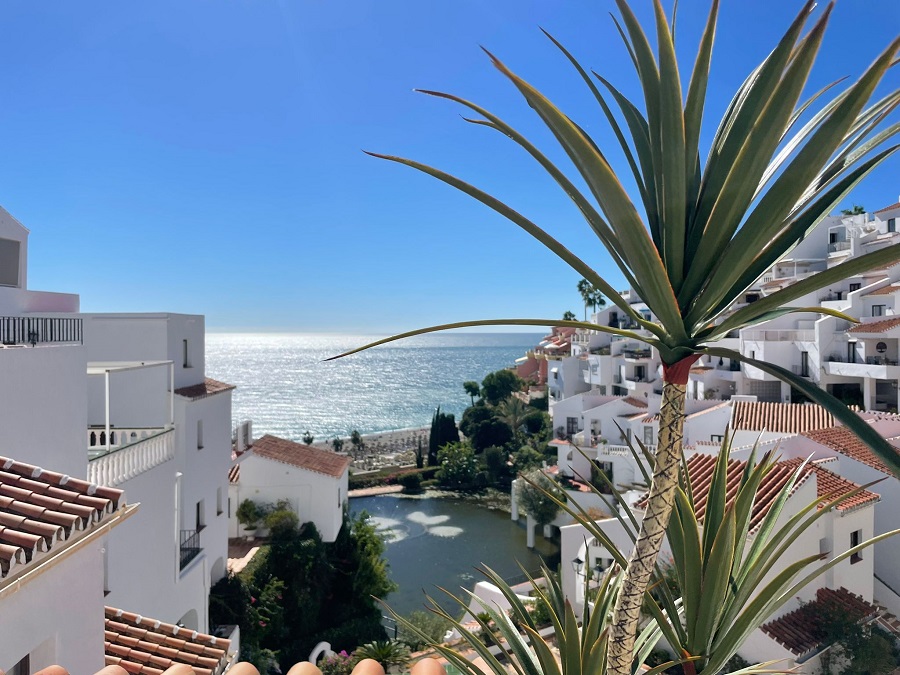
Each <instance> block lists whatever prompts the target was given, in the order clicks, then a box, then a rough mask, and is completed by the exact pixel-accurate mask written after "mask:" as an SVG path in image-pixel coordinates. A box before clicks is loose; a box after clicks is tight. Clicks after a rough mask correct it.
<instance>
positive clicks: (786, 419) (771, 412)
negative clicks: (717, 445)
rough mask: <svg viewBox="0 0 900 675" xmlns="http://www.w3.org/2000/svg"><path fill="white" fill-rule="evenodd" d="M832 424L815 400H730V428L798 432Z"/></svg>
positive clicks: (832, 418)
mask: <svg viewBox="0 0 900 675" xmlns="http://www.w3.org/2000/svg"><path fill="white" fill-rule="evenodd" d="M834 425H835V420H834V417H832V415H831V413H829V412H828V411H827V410H825V408H823V407H822V406H820V405H815V404H805V403H763V402H753V401H734V402H733V409H732V412H731V428H732V429H734V430H744V431H763V430H765V431H773V432H776V433H788V434H799V433H803V432H804V431H809V430H810V429H822V428H825V427H831V426H834Z"/></svg>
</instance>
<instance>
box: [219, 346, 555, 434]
mask: <svg viewBox="0 0 900 675" xmlns="http://www.w3.org/2000/svg"><path fill="white" fill-rule="evenodd" d="M382 337H385V336H383V335H326V334H302V333H215V332H209V333H207V335H206V373H207V375H208V376H209V377H212V378H214V379H216V380H220V381H223V382H228V383H229V384H234V385H236V386H237V389H236V390H235V392H234V395H233V399H232V401H233V403H232V413H233V423H234V426H236V425H237V424H239V423H241V422H242V421H244V420H252V421H253V435H254V436H256V437H259V436H261V435H263V434H266V433H270V434H274V435H276V436H281V437H283V438H288V439H291V440H295V441H300V440H301V438H302V437H303V435H304V434H305V433H306V432H307V431H309V432H310V433H311V434H312V435H313V437H314V438H315V440H316V441H324V440H328V439H331V438H334V437H338V436H339V437H347V436H349V435H350V432H351V431H353V430H357V431H359V432H360V433H361V434H368V433H376V432H381V431H390V430H395V429H410V428H416V427H422V426H427V425H429V424H430V423H431V417H432V415H433V414H434V410H435V408H437V407H438V406H440V408H441V410H442V411H443V412H448V413H453V414H454V415H455V416H456V419H457V420H459V418H460V416H461V415H462V412H463V410H465V408H466V406H468V405H469V404H470V399H469V396H468V395H467V394H466V393H465V391H464V390H463V386H462V384H463V382H465V381H467V380H475V381H477V382H479V383H480V382H481V380H482V379H483V378H484V376H485V375H487V374H488V373H490V372H493V371H496V370H500V369H502V368H506V367H507V366H510V365H513V363H514V362H515V360H516V359H517V358H520V357H521V356H524V354H525V352H526V351H528V350H529V349H533V348H534V346H535V345H536V344H537V343H538V342H539V341H540V340H541V338H542V334H540V333H461V332H449V333H436V334H429V335H421V336H417V337H413V338H407V339H404V340H401V341H398V342H393V343H390V344H387V345H383V346H380V347H375V348H373V349H369V350H367V351H364V352H361V353H359V354H354V355H352V356H348V357H345V358H342V359H338V360H336V361H325V359H327V358H329V357H332V356H336V355H338V354H341V353H343V352H345V351H348V350H351V349H354V348H356V347H361V346H363V345H365V344H368V343H370V342H373V341H375V340H378V339H380V338H382Z"/></svg>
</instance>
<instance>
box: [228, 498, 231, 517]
mask: <svg viewBox="0 0 900 675" xmlns="http://www.w3.org/2000/svg"><path fill="white" fill-rule="evenodd" d="M228 517H229V518H231V497H229V498H228Z"/></svg>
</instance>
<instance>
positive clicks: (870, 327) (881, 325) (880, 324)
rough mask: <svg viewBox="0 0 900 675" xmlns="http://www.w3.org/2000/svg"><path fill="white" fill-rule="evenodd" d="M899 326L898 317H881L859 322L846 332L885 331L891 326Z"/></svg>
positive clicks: (899, 320)
mask: <svg viewBox="0 0 900 675" xmlns="http://www.w3.org/2000/svg"><path fill="white" fill-rule="evenodd" d="M897 326H900V317H895V318H893V319H882V320H881V321H870V322H869V323H861V324H858V325H856V326H854V327H853V328H851V329H850V330H848V331H847V332H848V333H886V332H887V331H889V330H891V329H892V328H896V327H897Z"/></svg>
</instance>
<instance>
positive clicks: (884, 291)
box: [866, 284, 900, 295]
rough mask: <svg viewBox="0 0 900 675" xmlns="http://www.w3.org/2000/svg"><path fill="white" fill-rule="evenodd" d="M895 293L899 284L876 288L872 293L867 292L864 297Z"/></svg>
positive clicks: (899, 289)
mask: <svg viewBox="0 0 900 675" xmlns="http://www.w3.org/2000/svg"><path fill="white" fill-rule="evenodd" d="M897 291H900V284H891V285H889V286H882V287H881V288H876V289H875V290H874V291H869V292H868V293H866V295H891V294H892V293H896V292H897Z"/></svg>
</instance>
